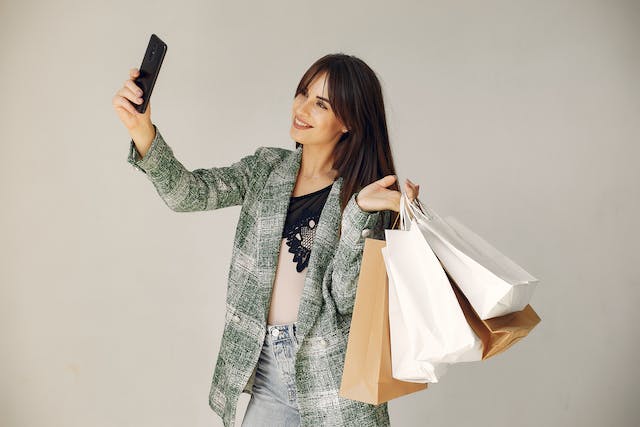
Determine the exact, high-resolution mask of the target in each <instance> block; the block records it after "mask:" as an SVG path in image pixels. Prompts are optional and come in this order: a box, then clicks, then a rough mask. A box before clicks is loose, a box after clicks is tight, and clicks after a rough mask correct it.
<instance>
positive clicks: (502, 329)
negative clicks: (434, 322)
mask: <svg viewBox="0 0 640 427" xmlns="http://www.w3.org/2000/svg"><path fill="white" fill-rule="evenodd" d="M447 277H448V278H449V281H450V282H451V287H452V288H453V291H454V292H455V294H456V297H457V298H458V302H459V303H460V307H461V308H462V312H463V313H464V315H465V317H466V318H467V322H469V326H471V328H472V329H473V330H474V332H475V333H476V335H478V337H479V338H480V340H481V341H482V345H483V351H482V360H484V359H488V358H489V357H493V356H495V355H496V354H500V353H502V352H503V351H505V350H507V349H509V348H510V347H511V346H512V345H513V344H515V343H517V342H518V341H520V340H521V339H522V338H524V337H526V336H527V335H528V334H529V332H531V330H532V329H533V328H535V327H536V325H537V324H538V323H540V317H539V316H538V314H537V313H536V312H535V311H534V310H533V307H531V305H529V304H527V306H526V307H525V308H524V309H523V310H521V311H516V312H512V313H509V314H505V315H503V316H498V317H493V318H490V319H485V320H483V319H481V318H480V316H479V315H478V313H477V312H476V311H475V310H474V309H473V307H472V306H471V304H470V303H469V300H468V299H467V297H466V296H465V295H464V293H463V292H462V291H461V290H460V288H459V287H458V285H457V284H456V282H455V281H454V280H453V278H452V277H451V276H450V275H449V274H448V273H447Z"/></svg>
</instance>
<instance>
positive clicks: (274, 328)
mask: <svg viewBox="0 0 640 427" xmlns="http://www.w3.org/2000/svg"><path fill="white" fill-rule="evenodd" d="M297 329H298V325H297V323H296V322H292V323H284V324H279V325H267V334H266V337H265V338H266V339H271V340H276V339H277V340H281V339H285V338H294V337H296V332H297Z"/></svg>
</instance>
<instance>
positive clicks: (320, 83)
mask: <svg viewBox="0 0 640 427" xmlns="http://www.w3.org/2000/svg"><path fill="white" fill-rule="evenodd" d="M327 77H328V74H327V73H326V72H321V73H318V74H317V75H316V76H314V77H313V79H312V80H311V82H309V85H308V87H307V89H309V90H311V91H313V92H315V93H317V94H318V95H320V96H324V97H325V98H329V79H328V78H327Z"/></svg>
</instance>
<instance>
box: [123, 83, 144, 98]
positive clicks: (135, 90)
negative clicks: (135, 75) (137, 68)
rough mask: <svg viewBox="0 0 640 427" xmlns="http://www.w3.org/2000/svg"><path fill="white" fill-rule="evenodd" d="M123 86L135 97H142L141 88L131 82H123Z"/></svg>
mask: <svg viewBox="0 0 640 427" xmlns="http://www.w3.org/2000/svg"><path fill="white" fill-rule="evenodd" d="M124 85H125V86H126V87H128V88H129V89H131V91H132V92H133V93H135V94H136V96H142V88H140V86H138V85H137V84H135V82H134V81H133V80H125V82H124Z"/></svg>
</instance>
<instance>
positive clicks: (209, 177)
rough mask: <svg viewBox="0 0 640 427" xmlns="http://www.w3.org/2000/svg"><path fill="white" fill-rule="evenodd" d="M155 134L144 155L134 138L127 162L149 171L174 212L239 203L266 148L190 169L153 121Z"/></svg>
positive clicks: (146, 171) (157, 188)
mask: <svg viewBox="0 0 640 427" xmlns="http://www.w3.org/2000/svg"><path fill="white" fill-rule="evenodd" d="M153 127H154V128H155V131H156V134H155V137H154V139H153V141H152V142H151V146H150V147H149V150H148V151H147V153H146V154H145V156H144V157H142V158H141V156H140V153H139V152H138V150H137V149H136V146H135V144H134V142H133V140H131V141H130V147H129V155H128V157H127V161H128V162H129V163H131V164H132V165H133V166H134V167H135V168H136V169H138V170H140V171H141V172H143V173H144V174H146V176H147V178H148V179H149V180H150V181H151V182H152V183H153V185H154V186H155V188H156V190H157V192H158V194H159V195H160V197H161V198H162V200H163V201H164V202H165V204H166V205H167V206H168V207H169V208H171V210H173V211H175V212H193V211H205V210H212V209H218V208H224V207H227V206H233V205H240V204H242V202H243V200H244V196H245V194H246V191H247V188H248V186H249V183H250V180H251V176H252V171H253V170H254V169H255V167H256V164H257V162H258V161H259V157H260V155H261V153H262V152H263V150H264V149H265V147H260V148H258V149H257V150H256V151H255V153H254V154H251V155H248V156H246V157H243V158H242V159H240V160H239V161H237V162H236V163H233V164H232V165H230V166H224V167H213V168H209V169H194V170H192V171H189V170H187V169H186V168H185V167H184V165H183V164H182V163H180V161H178V159H176V157H175V156H174V154H173V150H172V149H171V147H169V145H168V144H167V143H166V142H165V140H164V139H163V137H162V134H161V133H160V131H159V130H158V128H157V127H156V125H155V124H154V125H153Z"/></svg>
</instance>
